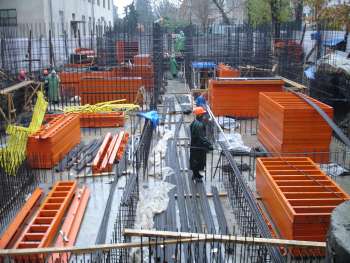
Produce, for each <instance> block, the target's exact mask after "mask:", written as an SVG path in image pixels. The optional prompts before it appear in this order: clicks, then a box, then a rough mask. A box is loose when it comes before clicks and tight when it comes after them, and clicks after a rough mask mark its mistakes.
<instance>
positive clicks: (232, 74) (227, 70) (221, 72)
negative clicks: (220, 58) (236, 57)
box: [216, 63, 241, 78]
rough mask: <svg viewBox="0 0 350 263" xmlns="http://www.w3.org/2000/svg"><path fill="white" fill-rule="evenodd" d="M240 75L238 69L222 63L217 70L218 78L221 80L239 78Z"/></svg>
mask: <svg viewBox="0 0 350 263" xmlns="http://www.w3.org/2000/svg"><path fill="white" fill-rule="evenodd" d="M240 74H241V73H240V71H239V70H238V69H234V68H232V67H231V66H229V65H225V64H222V63H220V64H219V65H218V67H217V69H216V76H217V77H219V78H238V77H239V76H240Z"/></svg>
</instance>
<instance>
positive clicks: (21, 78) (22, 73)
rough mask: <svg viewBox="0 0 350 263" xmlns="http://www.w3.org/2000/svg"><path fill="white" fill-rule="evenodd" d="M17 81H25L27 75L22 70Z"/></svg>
mask: <svg viewBox="0 0 350 263" xmlns="http://www.w3.org/2000/svg"><path fill="white" fill-rule="evenodd" d="M18 80H19V81H25V80H27V73H26V71H25V70H24V69H21V70H20V71H19V74H18Z"/></svg>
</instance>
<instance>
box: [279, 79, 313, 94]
mask: <svg viewBox="0 0 350 263" xmlns="http://www.w3.org/2000/svg"><path fill="white" fill-rule="evenodd" d="M281 79H283V80H284V82H285V83H287V84H289V85H291V86H292V87H294V88H297V89H298V90H303V91H305V90H307V89H308V88H307V87H306V86H304V85H302V84H299V83H298V82H295V81H293V80H290V79H287V78H284V77H281Z"/></svg>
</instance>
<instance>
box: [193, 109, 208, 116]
mask: <svg viewBox="0 0 350 263" xmlns="http://www.w3.org/2000/svg"><path fill="white" fill-rule="evenodd" d="M206 113H207V112H206V110H205V109H203V108H202V107H195V108H194V109H193V114H194V115H196V116H201V115H204V114H206Z"/></svg>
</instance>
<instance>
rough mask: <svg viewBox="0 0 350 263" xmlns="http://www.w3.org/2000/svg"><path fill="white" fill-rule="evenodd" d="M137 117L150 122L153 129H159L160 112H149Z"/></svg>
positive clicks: (140, 113) (141, 113)
mask: <svg viewBox="0 0 350 263" xmlns="http://www.w3.org/2000/svg"><path fill="white" fill-rule="evenodd" d="M137 115H139V116H141V117H143V118H145V119H148V120H150V121H151V123H152V126H153V128H155V127H157V125H158V124H159V115H158V112H157V111H155V110H153V111H149V112H139V113H138V114H137Z"/></svg>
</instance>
